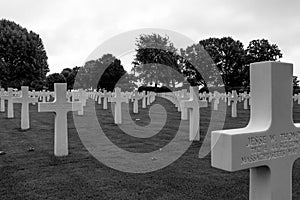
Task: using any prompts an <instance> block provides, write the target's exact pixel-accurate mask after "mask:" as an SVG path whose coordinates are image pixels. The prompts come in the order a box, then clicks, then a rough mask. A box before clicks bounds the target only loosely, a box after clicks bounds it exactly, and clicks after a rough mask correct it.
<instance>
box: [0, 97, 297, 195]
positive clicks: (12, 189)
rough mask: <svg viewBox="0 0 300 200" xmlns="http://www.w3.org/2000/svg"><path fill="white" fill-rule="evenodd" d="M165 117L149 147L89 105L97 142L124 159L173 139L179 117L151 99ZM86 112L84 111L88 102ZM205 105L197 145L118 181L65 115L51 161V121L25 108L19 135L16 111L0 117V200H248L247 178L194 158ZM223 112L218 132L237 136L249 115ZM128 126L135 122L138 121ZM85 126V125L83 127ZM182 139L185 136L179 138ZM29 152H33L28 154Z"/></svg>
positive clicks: (206, 115) (204, 123)
mask: <svg viewBox="0 0 300 200" xmlns="http://www.w3.org/2000/svg"><path fill="white" fill-rule="evenodd" d="M155 103H157V104H161V105H162V106H164V107H165V109H166V110H167V112H168V117H167V122H166V124H165V126H164V128H163V129H162V131H161V132H160V133H159V134H157V135H156V136H153V137H151V138H149V139H139V138H133V137H131V136H128V135H126V134H125V133H123V132H122V131H121V130H120V129H119V128H118V126H117V125H115V124H114V123H113V116H112V113H111V109H110V107H109V109H108V110H103V109H102V105H96V110H97V116H98V121H99V123H100V125H101V127H102V129H103V130H104V132H105V134H106V135H107V136H108V137H109V138H110V139H111V141H113V143H114V144H116V145H118V146H119V147H121V148H123V149H125V150H127V151H132V152H140V153H142V152H151V151H154V150H157V149H159V148H162V147H163V146H164V145H166V144H168V142H170V140H171V139H172V138H173V137H174V135H175V134H176V131H177V129H178V125H179V122H180V113H179V112H177V111H176V110H177V109H176V108H175V107H174V106H173V104H172V103H170V102H169V101H167V100H165V99H162V98H157V99H156V101H155ZM88 104H89V105H90V104H91V100H89V102H88ZM210 106H211V105H209V107H208V108H201V120H200V128H201V134H202V135H201V141H200V142H193V143H192V145H191V146H190V148H189V149H188V150H187V151H186V152H185V153H184V154H183V155H182V156H181V157H180V158H179V159H178V160H177V161H175V162H174V163H172V164H171V165H169V166H167V167H165V168H163V169H160V170H157V171H154V172H150V173H146V174H131V173H124V172H120V171H117V170H114V169H111V168H109V167H107V166H105V165H104V164H102V163H101V162H99V161H98V160H96V159H95V158H94V157H93V156H92V155H91V154H90V153H89V152H88V151H87V150H86V149H85V147H84V145H83V144H82V142H81V140H80V138H79V136H78V133H77V131H76V128H75V125H74V121H73V116H72V113H69V114H68V127H69V129H68V130H69V153H70V154H69V156H67V157H62V158H57V157H54V155H53V146H54V144H53V138H54V134H53V132H54V114H53V113H38V112H37V105H31V106H30V119H31V128H30V129H29V130H27V131H22V130H20V105H18V104H15V118H14V119H6V113H0V150H2V151H5V152H6V154H5V155H2V156H0V199H1V200H6V199H7V200H8V199H81V200H82V199H178V200H179V199H180V200H182V199H195V200H196V199H197V200H199V199H201V200H202V199H204V200H209V199H211V200H219V199H222V200H226V199H228V200H229V199H230V200H238V199H248V193H249V192H248V191H249V189H248V188H249V170H243V171H239V172H234V173H229V172H225V171H222V170H218V169H215V168H212V167H211V164H210V161H211V160H210V154H209V155H207V156H206V157H204V158H202V159H199V158H198V154H199V150H200V147H201V144H202V141H203V139H204V137H205V135H203V134H204V133H206V130H207V127H208V124H209V122H210V117H211V111H210V109H211V107H210ZM129 108H130V113H131V116H132V119H133V120H134V121H136V123H137V124H138V125H140V126H146V125H147V124H149V123H150V117H149V106H148V107H147V109H141V105H140V110H139V111H140V113H139V114H132V104H130V107H129ZM230 114H231V110H230V107H228V108H227V113H226V120H225V126H224V129H230V128H240V127H244V126H246V125H247V123H248V121H249V110H243V104H242V103H239V104H238V117H237V118H231V117H230ZM136 119H139V120H138V121H137V120H136ZM294 121H295V122H300V106H299V105H297V104H296V103H294ZM87 126H88V125H87ZM186 139H188V135H187V137H186ZM30 147H33V148H34V149H35V151H33V152H32V151H28V149H29V148H30ZM299 186H300V163H299V161H297V162H296V163H295V165H294V169H293V199H299V198H300V189H299Z"/></svg>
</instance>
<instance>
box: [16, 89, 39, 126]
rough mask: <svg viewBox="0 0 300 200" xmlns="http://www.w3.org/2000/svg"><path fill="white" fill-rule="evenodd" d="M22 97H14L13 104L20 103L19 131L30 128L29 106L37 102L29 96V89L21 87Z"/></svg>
mask: <svg viewBox="0 0 300 200" xmlns="http://www.w3.org/2000/svg"><path fill="white" fill-rule="evenodd" d="M21 91H22V96H20V97H14V98H13V103H20V104H22V105H21V107H22V108H21V129H22V130H26V129H29V128H30V122H29V104H30V103H36V102H38V99H37V98H35V97H30V96H29V87H28V86H22V87H21Z"/></svg>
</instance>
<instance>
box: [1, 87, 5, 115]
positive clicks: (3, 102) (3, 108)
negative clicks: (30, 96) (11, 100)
mask: <svg viewBox="0 0 300 200" xmlns="http://www.w3.org/2000/svg"><path fill="white" fill-rule="evenodd" d="M4 96H5V90H4V88H1V90H0V112H5V99H4V98H3V97H4Z"/></svg>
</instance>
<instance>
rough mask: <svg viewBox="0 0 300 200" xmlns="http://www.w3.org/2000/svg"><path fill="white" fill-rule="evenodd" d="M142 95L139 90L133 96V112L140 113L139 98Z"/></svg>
mask: <svg viewBox="0 0 300 200" xmlns="http://www.w3.org/2000/svg"><path fill="white" fill-rule="evenodd" d="M140 98H141V97H140V95H139V93H138V91H134V92H133V95H132V96H131V99H132V100H133V113H138V112H139V99H140Z"/></svg>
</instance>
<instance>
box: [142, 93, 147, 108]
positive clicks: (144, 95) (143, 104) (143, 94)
mask: <svg viewBox="0 0 300 200" xmlns="http://www.w3.org/2000/svg"><path fill="white" fill-rule="evenodd" d="M141 97H142V108H146V97H147V95H146V94H145V91H143V92H142V94H141Z"/></svg>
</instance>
